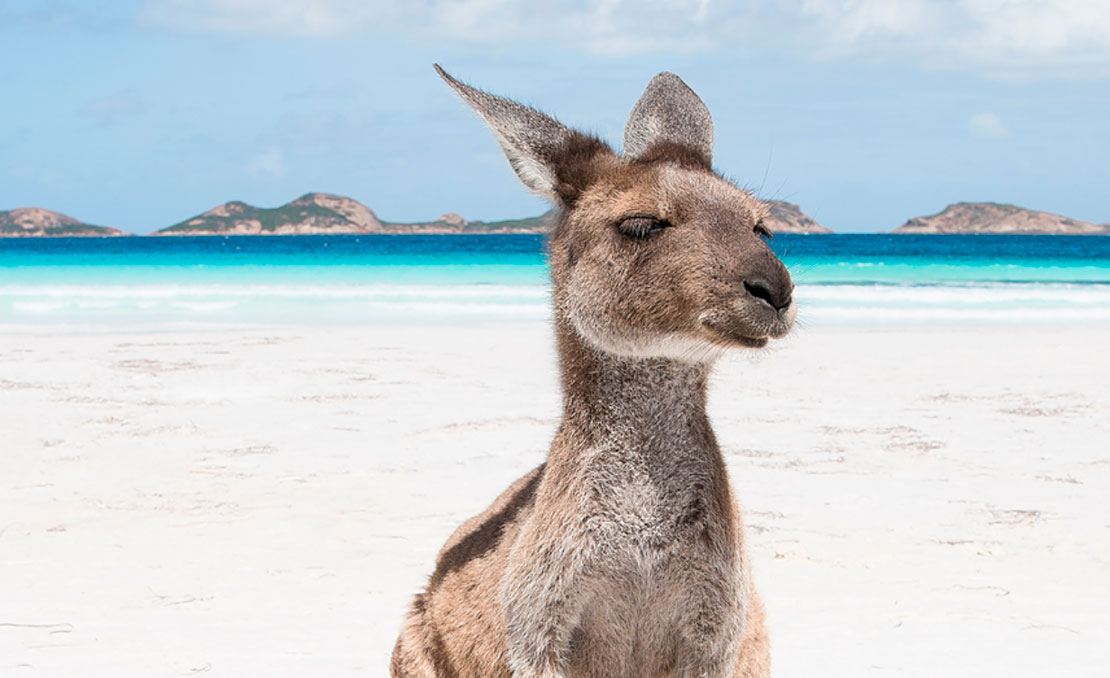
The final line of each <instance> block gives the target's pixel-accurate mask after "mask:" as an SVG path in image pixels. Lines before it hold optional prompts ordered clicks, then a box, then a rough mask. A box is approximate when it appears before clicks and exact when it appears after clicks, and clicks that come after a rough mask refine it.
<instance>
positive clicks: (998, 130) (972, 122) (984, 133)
mask: <svg viewBox="0 0 1110 678" xmlns="http://www.w3.org/2000/svg"><path fill="white" fill-rule="evenodd" d="M967 124H968V127H969V128H970V129H971V133H972V134H973V135H974V136H977V137H979V138H981V139H1005V138H1006V137H1008V136H1010V130H1009V129H1008V128H1007V127H1006V125H1004V124H1003V123H1002V119H1001V118H999V117H998V116H997V115H996V114H994V113H991V112H990V111H985V112H983V113H976V114H975V115H973V116H971V118H969V119H968V121H967Z"/></svg>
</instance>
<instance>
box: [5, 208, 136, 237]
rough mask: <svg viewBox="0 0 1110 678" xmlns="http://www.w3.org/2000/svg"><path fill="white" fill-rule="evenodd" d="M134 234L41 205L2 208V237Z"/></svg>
mask: <svg viewBox="0 0 1110 678" xmlns="http://www.w3.org/2000/svg"><path fill="white" fill-rule="evenodd" d="M117 235H130V234H129V233H124V232H123V231H121V230H119V229H115V228H109V227H107V226H93V225H92V224H86V223H85V222H83V221H78V220H77V219H74V218H73V217H69V216H66V215H64V214H61V213H58V212H51V211H50V210H44V209H42V208H41V207H18V208H16V209H14V210H0V238H34V237H38V238H42V237H55V238H72V237H75V236H84V237H102V236H117Z"/></svg>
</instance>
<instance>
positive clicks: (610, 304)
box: [436, 66, 796, 361]
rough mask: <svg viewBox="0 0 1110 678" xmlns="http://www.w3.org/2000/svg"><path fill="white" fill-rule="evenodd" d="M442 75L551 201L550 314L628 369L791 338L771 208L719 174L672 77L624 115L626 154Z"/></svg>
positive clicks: (707, 126) (692, 99)
mask: <svg viewBox="0 0 1110 678" xmlns="http://www.w3.org/2000/svg"><path fill="white" fill-rule="evenodd" d="M436 70H437V71H438V72H439V74H440V76H442V77H443V79H444V80H445V81H446V82H447V84H449V85H450V86H451V87H452V88H453V89H454V90H455V91H456V92H458V94H459V95H460V96H461V97H462V98H463V99H464V100H465V101H466V102H467V103H469V104H470V105H471V106H472V107H473V108H474V109H475V110H476V111H477V112H478V114H479V115H481V116H482V118H483V119H484V120H485V121H486V123H487V124H488V125H489V126H490V128H491V129H492V130H493V133H494V135H495V136H496V137H497V141H498V142H499V143H500V144H501V148H502V149H503V150H504V151H505V155H506V156H507V157H508V159H509V163H510V164H511V165H512V167H513V169H514V170H515V171H516V173H517V176H518V177H520V180H521V181H522V182H523V183H524V185H525V186H527V187H528V188H529V189H531V190H533V191H535V192H536V193H539V194H540V195H542V196H544V197H545V198H547V199H548V200H549V201H551V202H552V204H553V205H555V207H556V208H557V210H558V213H559V220H558V223H557V224H556V226H555V229H554V231H553V233H552V235H551V241H550V254H549V258H550V264H551V276H552V281H553V283H554V295H555V311H556V315H557V317H558V318H559V319H560V320H565V321H567V322H569V323H570V325H571V326H572V327H573V328H574V330H575V331H576V332H577V333H578V335H579V336H580V337H581V338H582V339H583V340H585V342H586V343H588V344H590V345H592V346H594V347H595V348H597V349H600V350H603V351H607V352H610V353H616V354H618V355H623V356H628V357H645V358H646V357H661V358H679V359H684V360H691V361H701V360H708V359H711V358H713V357H715V356H716V355H717V354H718V353H719V352H720V350H721V349H724V348H728V347H735V346H743V347H752V348H758V347H762V346H764V345H766V343H767V341H768V339H770V338H772V337H775V338H778V337H782V336H785V335H786V334H787V332H789V331H790V328H791V326H792V325H793V323H794V317H795V315H796V306H795V305H794V303H793V301H792V296H791V295H792V292H793V289H794V286H793V283H792V282H791V280H790V275H789V273H787V271H786V268H785V267H784V266H783V265H782V263H781V262H780V261H779V260H778V258H777V257H775V255H774V253H772V252H771V249H770V248H769V247H768V246H767V244H766V242H765V241H764V237H766V236H769V235H770V234H769V233H768V232H767V230H766V229H765V228H764V226H763V219H764V217H765V216H766V208H765V207H764V206H763V204H762V203H760V202H759V201H758V200H756V199H755V198H753V197H752V196H751V195H750V194H748V193H747V192H745V191H743V190H741V189H740V188H738V187H736V185H734V184H733V183H732V182H730V181H728V180H726V179H724V178H723V177H721V176H720V175H718V174H717V173H715V172H714V171H713V168H712V165H711V157H712V147H713V123H712V120H711V119H710V117H709V111H708V110H707V109H706V107H705V104H704V103H702V101H701V99H699V98H698V96H697V95H696V94H694V92H693V90H691V89H690V88H689V87H687V86H686V83H684V82H683V81H682V80H681V79H680V78H679V77H678V76H676V75H674V74H672V73H660V74H659V75H657V76H655V78H653V79H652V81H651V83H649V84H648V87H647V89H646V90H645V91H644V94H643V96H642V97H641V98H640V100H639V101H638V102H637V103H636V106H635V107H634V108H633V109H632V114H631V115H630V116H629V118H628V123H627V125H626V127H625V132H624V155H623V156H621V155H617V154H616V153H614V152H613V150H612V149H610V148H609V147H608V146H607V145H606V144H605V143H603V142H602V141H600V140H599V139H597V138H595V137H593V136H590V135H586V134H583V133H581V132H577V131H574V130H571V129H568V128H567V127H565V126H563V125H562V124H561V123H559V122H558V121H556V120H554V119H553V118H551V117H549V116H547V115H544V114H543V113H540V112H539V111H536V110H534V109H532V108H528V107H526V106H523V105H521V104H518V103H516V102H513V101H510V100H508V99H503V98H501V97H496V96H493V95H491V94H488V93H486V92H482V91H480V90H477V89H474V88H472V87H469V86H467V85H465V84H463V83H461V82H459V81H458V80H456V79H454V78H453V77H451V76H450V75H448V74H447V73H445V72H444V71H443V70H442V69H441V68H439V66H436Z"/></svg>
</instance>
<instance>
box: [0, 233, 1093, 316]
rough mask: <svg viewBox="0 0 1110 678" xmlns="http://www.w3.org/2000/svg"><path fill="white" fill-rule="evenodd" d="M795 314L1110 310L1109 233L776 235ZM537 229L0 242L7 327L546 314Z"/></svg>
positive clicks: (0, 297) (0, 304)
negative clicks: (524, 231)
mask: <svg viewBox="0 0 1110 678" xmlns="http://www.w3.org/2000/svg"><path fill="white" fill-rule="evenodd" d="M772 247H773V248H774V249H775V250H776V252H777V253H778V254H779V255H780V257H781V258H782V259H783V261H784V262H785V263H786V264H787V266H788V268H789V269H790V270H791V274H792V275H793V277H794V280H795V283H796V285H797V292H796V297H797V299H798V303H799V314H800V315H799V317H800V319H801V322H803V323H807V324H811V325H817V324H849V325H857V324H905V323H936V322H945V323H951V322H1081V323H1088V322H1110V238H1103V237H1059V236H999V237H993V236H890V235H833V236H817V235H813V236H791V235H780V236H777V237H776V238H775V239H774V240H773V241H772ZM547 286H548V278H547V270H546V266H545V264H544V258H543V240H542V238H541V237H539V236H531V235H506V236H290V237H229V238H221V237H207V238H142V237H134V238H111V239H82V238H68V239H24V240H0V327H8V328H12V327H22V326H33V327H37V326H43V325H59V326H78V327H79V326H89V325H92V326H98V327H116V326H144V327H178V326H183V327H188V326H213V325H216V326H228V325H255V324H274V323H279V324H362V323H381V322H441V321H459V320H463V321H469V320H473V321H488V320H532V319H543V318H546V317H548V316H549V302H548V287H547Z"/></svg>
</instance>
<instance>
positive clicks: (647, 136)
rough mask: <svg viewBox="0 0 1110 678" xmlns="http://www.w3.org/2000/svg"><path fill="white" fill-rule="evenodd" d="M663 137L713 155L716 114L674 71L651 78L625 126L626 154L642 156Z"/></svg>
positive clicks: (711, 156) (709, 157) (627, 155)
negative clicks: (714, 118) (714, 116)
mask: <svg viewBox="0 0 1110 678" xmlns="http://www.w3.org/2000/svg"><path fill="white" fill-rule="evenodd" d="M659 141H670V142H673V143H676V144H682V145H685V146H690V147H691V148H694V149H695V150H697V151H699V152H701V153H702V154H704V155H705V158H706V160H712V159H713V118H712V117H710V115H709V109H708V108H706V107H705V104H704V103H703V102H702V100H701V99H700V98H699V97H698V95H697V94H695V93H694V90H692V89H690V87H689V86H688V85H687V84H686V83H685V82H683V81H682V78H680V77H678V76H677V75H675V74H674V73H660V74H659V75H657V76H655V77H654V78H652V79H651V82H649V83H648V86H647V89H645V90H644V93H643V95H642V96H641V97H640V100H639V101H637V102H636V106H635V107H634V108H633V109H632V113H631V114H629V116H628V122H627V123H626V124H625V126H624V156H625V157H626V158H636V157H639V156H640V155H642V154H643V153H644V151H646V150H647V149H648V148H650V147H651V145H652V144H654V143H656V142H659Z"/></svg>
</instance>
